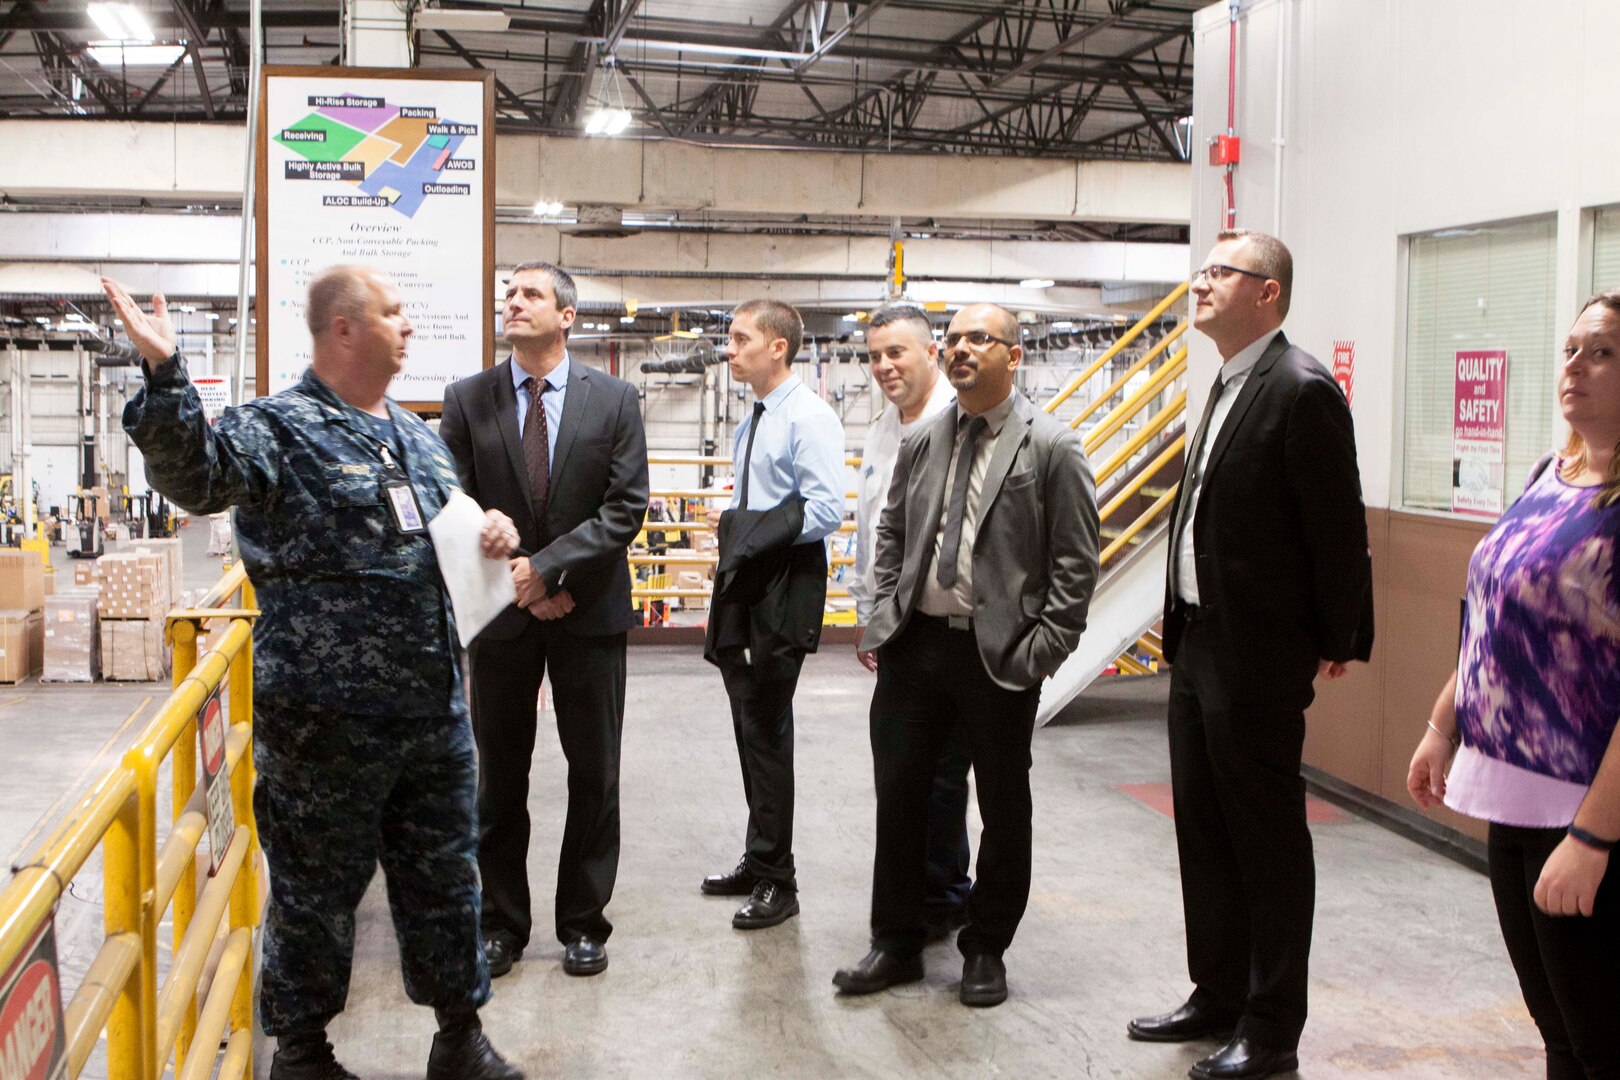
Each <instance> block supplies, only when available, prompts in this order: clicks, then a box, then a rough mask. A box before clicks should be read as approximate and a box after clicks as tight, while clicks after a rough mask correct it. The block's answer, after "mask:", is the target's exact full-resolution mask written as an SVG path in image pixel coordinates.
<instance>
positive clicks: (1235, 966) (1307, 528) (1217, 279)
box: [1128, 230, 1373, 1080]
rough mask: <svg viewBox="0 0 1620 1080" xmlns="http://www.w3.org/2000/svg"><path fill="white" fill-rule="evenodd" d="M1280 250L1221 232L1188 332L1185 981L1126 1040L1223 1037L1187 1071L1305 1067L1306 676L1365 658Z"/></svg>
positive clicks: (1175, 734) (1344, 536)
mask: <svg viewBox="0 0 1620 1080" xmlns="http://www.w3.org/2000/svg"><path fill="white" fill-rule="evenodd" d="M1293 276H1294V272H1293V259H1292V257H1291V256H1290V255H1289V253H1288V249H1287V248H1286V247H1284V246H1283V244H1282V242H1281V241H1280V240H1277V239H1276V238H1275V237H1271V236H1267V235H1265V234H1263V233H1255V232H1249V231H1244V230H1229V231H1226V232H1222V233H1221V234H1220V236H1219V242H1218V243H1217V244H1216V245H1215V247H1214V249H1213V250H1212V251H1211V252H1210V255H1209V258H1208V259H1207V260H1206V261H1205V263H1204V266H1203V268H1202V269H1201V270H1199V271H1198V273H1197V274H1195V275H1193V287H1192V292H1193V296H1194V298H1195V301H1196V306H1195V309H1194V314H1193V324H1194V325H1195V326H1196V327H1197V328H1198V329H1199V330H1201V331H1202V332H1203V333H1205V334H1206V335H1208V336H1209V337H1210V338H1211V339H1212V340H1213V341H1214V342H1215V345H1216V347H1217V349H1219V351H1220V354H1221V358H1222V360H1223V364H1222V367H1221V374H1220V376H1219V377H1218V378H1217V380H1216V382H1215V386H1214V388H1213V389H1212V390H1211V391H1210V399H1209V405H1208V407H1207V408H1206V410H1205V412H1204V417H1203V421H1202V422H1201V423H1200V425H1199V428H1198V432H1197V434H1196V435H1195V436H1194V439H1193V443H1192V449H1191V452H1190V453H1189V454H1188V458H1187V471H1186V475H1185V476H1184V478H1183V479H1182V483H1181V488H1180V491H1179V492H1178V493H1177V497H1176V503H1175V506H1174V508H1173V511H1172V518H1171V533H1170V536H1171V550H1170V560H1169V573H1168V584H1167V588H1166V593H1165V619H1164V651H1165V655H1166V657H1167V658H1169V659H1170V660H1171V661H1172V662H1173V663H1174V665H1175V666H1174V668H1173V670H1172V674H1171V681H1170V706H1169V713H1170V770H1171V781H1172V787H1173V790H1174V801H1175V815H1176V845H1177V848H1178V850H1179V852H1180V857H1181V892H1182V904H1183V907H1184V910H1185V914H1186V924H1187V967H1188V972H1189V974H1190V975H1191V977H1192V981H1193V983H1194V985H1195V989H1194V990H1193V993H1192V996H1191V997H1190V998H1189V999H1188V1000H1187V1002H1186V1003H1185V1004H1184V1005H1182V1006H1181V1007H1180V1008H1178V1009H1176V1010H1174V1011H1172V1012H1169V1013H1165V1014H1163V1015H1161V1016H1150V1017H1142V1018H1140V1019H1137V1020H1133V1021H1131V1023H1130V1025H1129V1027H1128V1031H1129V1034H1130V1036H1131V1037H1132V1038H1134V1039H1142V1040H1147V1041H1152V1042H1180V1041H1185V1040H1192V1039H1199V1038H1205V1037H1210V1036H1214V1037H1218V1038H1221V1039H1225V1040H1227V1041H1226V1044H1225V1046H1223V1047H1222V1048H1221V1049H1220V1050H1218V1051H1216V1052H1215V1053H1213V1054H1211V1055H1209V1056H1208V1057H1205V1058H1203V1059H1201V1060H1200V1061H1198V1062H1197V1063H1196V1064H1195V1065H1193V1067H1192V1071H1191V1074H1190V1075H1191V1076H1192V1077H1193V1078H1194V1080H1217V1078H1219V1080H1234V1078H1248V1077H1262V1076H1270V1075H1272V1074H1274V1073H1278V1072H1286V1071H1289V1070H1291V1069H1294V1068H1297V1066H1298V1054H1297V1052H1296V1051H1297V1048H1298V1045H1299V1036H1300V1031H1301V1030H1302V1029H1303V1028H1304V1026H1305V1011H1306V971H1307V963H1308V960H1309V956H1310V947H1311V920H1312V915H1313V908H1314V906H1315V894H1316V870H1315V864H1314V861H1313V857H1312V852H1311V834H1310V830H1309V829H1308V828H1307V827H1306V824H1305V783H1304V780H1303V779H1301V777H1300V772H1299V769H1300V758H1301V752H1302V749H1303V745H1304V740H1305V709H1306V707H1307V706H1309V705H1310V703H1311V700H1312V697H1313V696H1314V691H1313V689H1312V682H1313V680H1314V679H1316V678H1318V677H1325V678H1329V679H1336V678H1339V677H1341V676H1342V675H1343V674H1344V672H1345V665H1346V664H1347V663H1348V662H1349V661H1351V660H1363V661H1364V660H1366V659H1368V657H1369V656H1370V655H1371V652H1372V636H1373V621H1372V560H1371V557H1370V555H1369V554H1368V549H1367V519H1366V511H1365V509H1364V508H1363V506H1362V502H1361V478H1360V473H1359V472H1358V470H1357V467H1356V437H1355V431H1354V428H1353V427H1352V424H1351V420H1350V407H1349V406H1348V405H1347V404H1346V403H1345V399H1344V394H1343V393H1342V392H1341V391H1340V390H1339V387H1338V385H1337V384H1336V383H1335V382H1334V381H1333V379H1332V378H1331V377H1330V376H1329V374H1328V373H1327V371H1326V370H1324V369H1323V368H1322V366H1321V365H1320V364H1319V363H1317V361H1316V360H1315V359H1314V358H1313V357H1311V356H1310V355H1309V354H1308V353H1306V352H1304V351H1303V350H1301V349H1298V348H1296V347H1295V346H1293V345H1291V344H1289V342H1288V339H1287V338H1286V337H1284V336H1283V334H1282V331H1281V327H1282V322H1283V318H1284V316H1286V315H1287V314H1288V302H1289V293H1290V290H1291V288H1292V285H1293Z"/></svg>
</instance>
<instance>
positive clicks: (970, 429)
mask: <svg viewBox="0 0 1620 1080" xmlns="http://www.w3.org/2000/svg"><path fill="white" fill-rule="evenodd" d="M989 426H990V422H989V421H988V420H986V419H985V418H984V417H982V416H975V417H973V419H971V420H969V421H968V424H967V435H966V436H964V437H963V439H962V449H960V450H958V451H957V452H956V479H955V480H953V481H952V482H951V508H950V510H949V511H948V512H947V513H946V515H945V539H944V541H943V542H942V543H941V544H940V546H939V565H938V566H936V567H935V568H934V577H935V579H937V580H938V581H939V587H940V588H942V589H954V588H955V587H956V559H957V556H958V555H959V554H960V552H961V548H962V518H963V517H964V516H966V514H967V497H968V478H969V477H970V476H971V475H972V474H973V450H974V448H975V447H976V446H977V445H978V443H979V436H980V435H983V434H984V432H985V429H986V428H988V427H989Z"/></svg>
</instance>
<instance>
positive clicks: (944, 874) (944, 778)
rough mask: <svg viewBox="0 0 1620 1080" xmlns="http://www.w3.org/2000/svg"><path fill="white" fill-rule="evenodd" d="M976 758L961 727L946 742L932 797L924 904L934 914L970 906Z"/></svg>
mask: <svg viewBox="0 0 1620 1080" xmlns="http://www.w3.org/2000/svg"><path fill="white" fill-rule="evenodd" d="M971 768H973V755H972V754H970V753H969V752H968V742H967V730H966V729H965V728H964V727H963V726H962V725H961V724H957V725H956V728H955V729H954V730H953V731H952V732H951V736H950V738H948V739H946V740H945V752H944V753H943V754H941V755H940V759H939V770H938V771H937V772H936V773H935V774H934V788H933V790H932V791H931V792H929V794H928V885H927V888H926V889H925V891H924V893H923V904H924V905H925V906H926V907H927V908H928V909H929V910H930V911H933V912H949V911H955V910H957V909H959V908H961V907H962V906H963V905H964V904H966V903H967V898H968V891H969V890H970V889H972V888H973V879H972V878H970V877H969V876H968V870H969V869H970V868H971V867H972V865H973V851H972V848H971V847H970V846H969V845H968V829H967V807H968V770H970V769H971Z"/></svg>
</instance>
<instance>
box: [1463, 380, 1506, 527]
mask: <svg viewBox="0 0 1620 1080" xmlns="http://www.w3.org/2000/svg"><path fill="white" fill-rule="evenodd" d="M1455 370H1456V378H1455V380H1454V382H1455V393H1454V394H1453V413H1452V425H1451V509H1452V510H1454V511H1456V512H1457V513H1459V514H1476V515H1479V516H1482V517H1495V516H1496V515H1498V514H1500V513H1501V512H1502V491H1503V482H1502V481H1503V475H1504V472H1505V470H1506V466H1507V350H1506V349H1484V350H1479V349H1475V350H1466V351H1464V350H1459V351H1458V352H1457V364H1456V369H1455Z"/></svg>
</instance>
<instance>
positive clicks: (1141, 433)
mask: <svg viewBox="0 0 1620 1080" xmlns="http://www.w3.org/2000/svg"><path fill="white" fill-rule="evenodd" d="M1186 295H1187V285H1185V284H1183V285H1180V286H1178V287H1177V288H1176V289H1175V291H1173V292H1172V293H1171V294H1170V295H1169V296H1167V297H1165V298H1164V299H1163V300H1162V301H1160V302H1159V303H1158V304H1157V305H1156V306H1155V307H1154V308H1153V310H1151V311H1149V312H1148V313H1147V314H1146V315H1144V316H1143V317H1142V318H1141V319H1140V320H1139V321H1138V322H1137V323H1136V325H1135V326H1133V327H1132V328H1131V329H1130V330H1129V331H1128V332H1126V333H1125V334H1124V335H1123V336H1121V337H1120V339H1119V340H1118V341H1117V342H1115V343H1114V345H1113V346H1112V347H1111V348H1110V349H1109V350H1108V351H1107V352H1105V353H1103V354H1102V355H1101V356H1099V357H1098V358H1097V359H1096V360H1095V361H1094V362H1093V363H1092V364H1091V365H1089V366H1088V367H1087V368H1086V369H1085V370H1084V371H1082V372H1080V374H1078V375H1076V376H1075V377H1074V378H1073V379H1072V380H1070V382H1069V383H1068V385H1067V386H1065V387H1064V388H1063V389H1062V390H1061V391H1059V393H1058V394H1057V395H1056V396H1054V397H1053V398H1052V400H1051V401H1049V402H1047V403H1046V406H1045V409H1046V411H1047V412H1049V413H1054V414H1056V413H1059V412H1060V411H1068V410H1067V409H1065V406H1069V407H1070V408H1072V406H1073V401H1074V400H1075V399H1080V400H1084V401H1085V402H1086V404H1085V405H1084V406H1082V407H1081V408H1079V409H1078V410H1077V411H1075V413H1074V415H1073V416H1072V417H1070V418H1069V426H1070V427H1072V428H1074V429H1076V430H1079V431H1082V432H1084V436H1083V441H1084V445H1085V448H1086V454H1087V456H1088V457H1089V458H1090V459H1091V463H1092V468H1093V471H1094V472H1095V474H1096V478H1097V502H1098V513H1099V516H1100V517H1101V519H1102V529H1101V538H1102V543H1103V550H1102V573H1101V576H1100V578H1099V580H1098V583H1097V591H1096V594H1095V595H1094V596H1093V597H1092V601H1091V613H1090V617H1089V619H1088V621H1087V626H1086V632H1085V634H1084V635H1083V636H1082V637H1081V639H1080V645H1079V647H1078V648H1077V649H1076V650H1075V652H1074V653H1073V654H1072V655H1070V657H1069V658H1068V660H1067V661H1065V662H1064V664H1063V666H1062V667H1061V668H1060V669H1058V672H1057V673H1056V674H1055V675H1053V676H1052V678H1051V679H1050V680H1048V681H1047V683H1046V685H1045V686H1044V687H1043V688H1042V690H1041V706H1040V711H1039V713H1038V714H1037V718H1036V722H1037V723H1038V724H1045V723H1047V722H1048V721H1050V720H1051V719H1052V717H1053V716H1056V715H1057V714H1058V713H1059V712H1061V711H1062V710H1063V708H1064V706H1066V705H1068V703H1069V702H1071V701H1073V700H1074V698H1075V697H1076V696H1077V695H1078V694H1079V693H1080V692H1081V691H1083V690H1084V689H1085V688H1086V687H1087V686H1089V685H1091V683H1092V682H1093V681H1094V680H1095V679H1097V678H1098V677H1099V676H1101V675H1103V674H1104V673H1105V672H1111V673H1117V674H1118V675H1125V676H1129V675H1143V674H1147V673H1149V672H1151V671H1153V670H1154V669H1155V668H1156V667H1157V665H1158V664H1159V663H1160V662H1162V661H1163V659H1164V658H1163V655H1162V653H1161V652H1160V649H1159V640H1158V637H1157V635H1155V634H1154V633H1153V627H1154V626H1155V625H1156V624H1157V623H1158V621H1159V619H1160V618H1161V617H1162V616H1163V614H1164V570H1165V559H1166V558H1167V557H1168V553H1169V547H1170V539H1169V528H1170V507H1171V505H1172V504H1173V503H1174V502H1175V497H1176V491H1177V489H1178V488H1179V486H1180V478H1181V474H1182V470H1183V455H1184V451H1185V446H1186V409H1187V391H1186V386H1185V382H1186V373H1187V348H1186V346H1185V345H1182V346H1181V347H1179V348H1177V349H1175V351H1174V353H1173V354H1172V353H1171V348H1172V346H1173V345H1175V343H1176V342H1177V341H1179V340H1180V339H1181V338H1182V336H1183V335H1185V333H1186V331H1187V326H1188V324H1187V323H1186V322H1185V321H1182V322H1180V323H1178V324H1177V325H1176V327H1175V329H1173V330H1171V331H1170V332H1169V333H1168V334H1166V335H1165V336H1164V337H1163V338H1161V339H1160V340H1158V341H1157V342H1155V343H1154V344H1153V345H1152V347H1151V348H1148V349H1146V350H1145V351H1143V353H1142V355H1141V356H1140V357H1138V358H1137V359H1136V360H1134V361H1133V362H1131V363H1130V364H1128V365H1127V366H1125V368H1124V369H1123V370H1122V371H1119V372H1117V373H1115V374H1113V375H1112V377H1111V378H1110V369H1111V367H1118V365H1119V363H1120V361H1121V358H1122V356H1123V355H1124V354H1125V353H1126V350H1128V349H1130V348H1131V347H1132V346H1133V345H1134V346H1137V347H1140V344H1141V343H1140V340H1139V339H1140V338H1141V337H1142V335H1143V334H1144V333H1146V332H1147V331H1148V329H1149V328H1150V327H1151V326H1153V325H1154V324H1155V323H1156V322H1157V321H1158V320H1159V319H1160V318H1161V317H1162V316H1163V315H1164V314H1165V313H1166V312H1167V311H1169V310H1170V309H1171V308H1172V307H1173V306H1175V305H1176V304H1177V303H1179V302H1181V300H1182V299H1183V298H1184V297H1185V296H1186ZM1156 362H1157V364H1158V366H1157V367H1154V366H1153V365H1154V364H1155V363H1156ZM1105 379H1106V380H1109V381H1108V382H1107V383H1106V385H1103V383H1104V380H1105Z"/></svg>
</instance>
